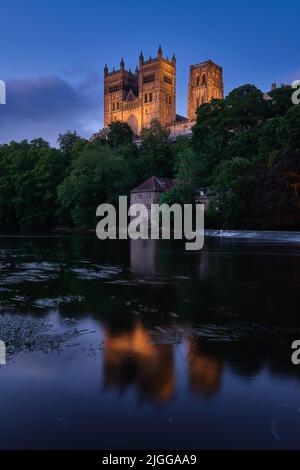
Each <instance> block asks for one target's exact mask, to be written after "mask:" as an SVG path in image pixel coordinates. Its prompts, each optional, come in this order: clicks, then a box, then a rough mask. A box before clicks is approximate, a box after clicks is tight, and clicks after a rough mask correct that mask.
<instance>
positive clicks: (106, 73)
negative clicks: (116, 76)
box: [104, 65, 108, 77]
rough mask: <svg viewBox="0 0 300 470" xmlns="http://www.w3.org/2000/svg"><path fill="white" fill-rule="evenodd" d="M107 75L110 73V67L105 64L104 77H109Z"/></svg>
mask: <svg viewBox="0 0 300 470" xmlns="http://www.w3.org/2000/svg"><path fill="white" fill-rule="evenodd" d="M107 75H108V67H107V65H105V67H104V77H107Z"/></svg>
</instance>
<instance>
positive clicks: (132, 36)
mask: <svg viewBox="0 0 300 470" xmlns="http://www.w3.org/2000/svg"><path fill="white" fill-rule="evenodd" d="M0 18H1V27H0V48H1V55H0V80H5V81H6V83H7V105H5V106H0V143H3V142H8V141H10V140H12V139H15V140H21V139H25V138H27V139H29V140H30V139H32V138H34V137H38V136H41V137H44V138H46V139H48V140H49V141H50V142H51V143H52V144H53V143H55V141H56V138H57V135H58V133H59V132H64V131H65V130H67V129H77V130H78V132H79V133H81V134H82V135H84V136H89V135H91V134H92V133H93V132H94V131H96V130H98V129H99V128H101V127H102V126H103V96H102V94H103V90H102V89H103V67H104V65H105V63H107V64H108V67H109V68H112V67H113V66H115V67H118V65H119V62H120V59H121V57H122V56H123V57H124V60H125V64H126V66H127V67H132V68H135V66H136V64H137V61H138V56H139V53H140V51H141V49H142V50H143V52H144V55H145V57H147V56H149V55H150V54H151V55H152V56H155V55H156V52H157V49H158V46H159V44H161V45H162V48H163V53H164V55H169V56H170V57H171V56H172V53H173V51H174V52H175V54H176V57H177V112H178V113H179V114H183V115H186V107H187V105H186V102H187V84H188V74H189V65H190V64H193V63H198V62H201V61H202V60H205V59H206V58H210V59H212V60H214V61H215V62H217V63H218V64H220V65H222V66H223V68H224V81H225V92H226V93H228V92H229V91H230V90H232V89H233V88H235V87H237V86H239V85H241V84H245V83H253V84H255V85H256V86H258V87H259V88H260V89H262V90H268V89H269V88H270V85H271V83H272V82H277V83H279V84H280V83H283V82H284V83H291V82H292V81H293V80H296V79H300V64H299V56H300V54H299V31H300V27H299V26H300V25H299V23H300V2H299V0H286V1H285V2H282V1H279V0H277V1H271V0H260V1H258V0H252V1H243V2H242V1H237V0H227V1H225V0H223V1H219V0H215V1H214V2H207V1H205V2H204V1H202V0H197V1H196V0H193V1H192V0H185V1H180V2H179V1H177V0H173V1H172V2H171V1H164V0H160V1H157V0H151V1H150V2H149V3H147V2H145V1H143V2H138V1H134V0H127V1H126V2H125V1H119V0H114V1H112V2H109V1H106V2H102V1H101V0H85V1H83V0H60V1H58V0H43V1H42V0H26V1H24V0H1V3H0Z"/></svg>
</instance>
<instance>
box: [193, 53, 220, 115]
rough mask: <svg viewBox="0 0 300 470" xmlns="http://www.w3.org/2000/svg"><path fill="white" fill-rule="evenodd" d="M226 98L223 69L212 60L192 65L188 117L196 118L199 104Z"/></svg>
mask: <svg viewBox="0 0 300 470" xmlns="http://www.w3.org/2000/svg"><path fill="white" fill-rule="evenodd" d="M223 98H224V84H223V69H222V67H220V66H219V65H216V64H215V63H214V62H212V61H211V60H207V61H206V62H201V63H200V64H196V65H191V66H190V80H189V97H188V118H189V121H194V120H195V119H196V111H197V108H199V106H201V105H203V104H205V103H209V102H210V101H212V100H213V99H220V100H222V99H223Z"/></svg>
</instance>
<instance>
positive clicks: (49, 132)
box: [0, 74, 103, 144]
mask: <svg viewBox="0 0 300 470" xmlns="http://www.w3.org/2000/svg"><path fill="white" fill-rule="evenodd" d="M6 89H7V104H6V105H3V106H0V143H4V142H9V141H10V140H17V141H18V140H23V139H28V140H31V139H33V138H36V137H43V138H44V139H46V140H49V141H50V143H51V144H55V143H56V139H57V136H58V134H59V133H60V132H65V131H66V130H68V129H71V130H73V129H75V130H77V131H78V132H79V134H81V135H83V136H84V137H89V136H90V135H91V134H92V133H93V132H95V131H97V130H99V128H100V127H101V126H102V119H101V118H102V116H101V112H102V103H103V100H102V93H101V90H102V86H101V80H100V77H98V76H97V75H96V74H89V75H86V76H85V77H84V79H81V80H80V81H79V82H78V83H77V84H76V85H74V84H72V83H70V82H68V81H66V80H63V79H62V78H59V77H36V78H31V79H23V80H19V79H18V80H17V79H10V80H7V81H6Z"/></svg>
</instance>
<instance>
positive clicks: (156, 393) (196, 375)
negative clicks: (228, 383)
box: [104, 321, 222, 403]
mask: <svg viewBox="0 0 300 470" xmlns="http://www.w3.org/2000/svg"><path fill="white" fill-rule="evenodd" d="M104 345H105V346H104V384H105V386H106V387H109V386H110V387H111V386H113V387H115V388H117V389H118V390H119V391H120V392H122V391H125V390H126V389H127V388H128V387H129V386H131V385H135V387H136V389H137V391H138V394H139V397H140V398H141V399H148V400H151V401H153V402H156V403H164V402H167V401H169V400H170V399H171V398H172V396H174V395H175V392H176V388H177V386H178V384H177V383H176V367H175V349H174V348H175V346H174V345H173V344H157V343H153V342H152V341H151V332H150V331H149V330H148V329H147V328H145V327H144V326H143V325H142V323H141V322H139V321H138V322H137V323H136V324H135V325H134V327H133V328H132V329H131V330H130V331H122V332H112V331H110V330H109V328H105V329H104ZM187 346H188V351H189V353H188V356H187V360H185V361H184V362H183V363H182V364H181V366H183V367H184V368H185V373H186V374H187V376H188V384H189V387H190V390H191V391H193V392H194V393H197V394H200V395H204V396H206V397H207V396H212V395H213V394H215V393H216V392H217V391H218V389H219V388H220V385H221V377H222V364H221V362H220V361H218V360H215V359H214V358H211V357H210V356H207V355H203V354H202V353H201V351H200V350H199V348H198V347H197V346H196V345H195V344H194V342H192V341H190V340H187Z"/></svg>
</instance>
